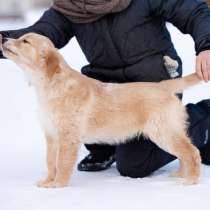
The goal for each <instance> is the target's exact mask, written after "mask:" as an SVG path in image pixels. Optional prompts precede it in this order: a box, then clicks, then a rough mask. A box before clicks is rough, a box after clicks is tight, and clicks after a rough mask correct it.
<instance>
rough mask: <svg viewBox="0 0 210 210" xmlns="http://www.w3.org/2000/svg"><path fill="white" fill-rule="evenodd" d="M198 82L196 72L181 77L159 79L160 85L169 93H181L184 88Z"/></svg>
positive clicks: (199, 80)
mask: <svg viewBox="0 0 210 210" xmlns="http://www.w3.org/2000/svg"><path fill="white" fill-rule="evenodd" d="M200 82H201V79H199V77H198V76H197V74H196V73H193V74H190V75H187V76H185V77H182V78H177V79H172V80H165V81H161V82H160V85H161V86H162V87H163V88H165V89H167V90H168V91H169V92H171V93H181V92H182V91H183V90H184V89H186V88H188V87H191V86H194V85H197V84H199V83H200Z"/></svg>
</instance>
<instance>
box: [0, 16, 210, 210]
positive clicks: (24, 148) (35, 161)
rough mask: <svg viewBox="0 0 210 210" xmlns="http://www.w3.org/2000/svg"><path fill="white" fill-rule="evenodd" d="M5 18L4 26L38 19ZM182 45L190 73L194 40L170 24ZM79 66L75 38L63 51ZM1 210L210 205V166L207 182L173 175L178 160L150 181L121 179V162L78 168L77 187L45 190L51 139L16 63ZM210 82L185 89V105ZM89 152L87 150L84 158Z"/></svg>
mask: <svg viewBox="0 0 210 210" xmlns="http://www.w3.org/2000/svg"><path fill="white" fill-rule="evenodd" d="M39 15H40V12H38V13H37V12H36V13H30V15H28V16H27V21H26V22H24V23H19V22H12V23H11V22H9V23H8V22H1V23H0V30H5V29H8V28H10V29H11V28H18V27H22V26H25V25H28V24H30V23H32V22H33V21H34V20H36V19H37V16H39ZM169 28H170V31H171V33H172V36H173V40H174V42H175V45H176V48H177V50H178V51H179V54H180V55H181V57H182V59H183V61H184V73H185V74H188V73H190V72H192V71H193V70H194V61H195V56H194V50H193V42H192V40H191V38H190V37H189V36H187V35H185V36H183V35H181V34H180V32H178V31H177V29H175V28H174V27H172V26H171V25H169ZM61 52H62V53H63V54H64V56H65V57H66V59H67V60H68V62H69V63H70V64H71V65H72V66H73V67H74V68H76V69H80V68H81V66H82V65H84V64H85V63H86V60H85V58H84V56H83V55H82V53H81V51H80V49H79V48H78V45H77V43H76V41H75V40H72V41H71V42H70V44H69V45H68V46H67V47H66V48H64V49H63V50H62V51H61ZM0 72H1V76H0V97H1V99H0V100H1V101H0V210H58V209H61V210H69V209H72V210H84V209H85V210H96V209H100V210H108V209H110V210H112V209H121V210H127V209H130V210H141V209H142V210H148V209H151V210H153V209H170V210H175V209H190V210H197V209H206V207H207V208H209V207H208V206H209V205H210V204H209V194H210V167H203V174H202V178H201V183H200V184H199V185H196V186H188V187H186V186H182V185H180V183H179V182H178V181H177V179H174V178H170V177H169V173H170V171H172V170H175V169H176V168H177V166H178V164H177V161H174V162H173V163H171V164H169V165H167V166H166V167H164V168H162V169H160V170H158V171H157V172H156V173H154V174H153V175H152V176H150V177H147V178H144V179H130V178H125V177H121V176H120V175H119V173H118V172H117V170H116V169H115V166H113V167H112V168H111V169H109V170H107V171H104V172H97V173H82V172H78V171H77V170H75V173H74V175H73V178H72V181H71V186H70V187H68V188H65V189H50V190H48V189H40V188H37V187H36V186H35V185H34V183H35V182H36V181H37V180H38V179H40V178H41V177H43V176H44V175H45V173H46V168H45V142H44V139H43V134H42V132H41V130H40V128H39V123H38V120H37V113H36V107H37V106H36V100H35V94H34V90H33V88H30V87H29V86H28V85H27V83H26V81H25V79H24V77H23V74H22V71H21V70H20V69H19V68H18V67H17V66H16V65H15V64H13V63H12V62H11V61H8V60H1V64H0ZM209 90H210V86H209V85H200V86H197V87H195V88H192V89H190V90H188V91H186V92H185V95H184V103H185V104H186V103H188V102H196V101H198V100H201V99H204V98H208V97H210V91H209ZM85 153H86V151H85V149H84V148H82V151H81V154H80V158H81V157H83V156H84V154H85ZM80 158H79V159H80Z"/></svg>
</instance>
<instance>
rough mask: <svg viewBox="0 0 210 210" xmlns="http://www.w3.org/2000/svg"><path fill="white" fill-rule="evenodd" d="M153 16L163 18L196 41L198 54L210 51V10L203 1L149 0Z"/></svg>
mask: <svg viewBox="0 0 210 210" xmlns="http://www.w3.org/2000/svg"><path fill="white" fill-rule="evenodd" d="M148 1H149V6H150V10H151V14H152V15H155V16H159V17H163V18H164V20H166V21H168V22H171V23H172V24H174V25H175V26H176V27H177V28H179V29H180V30H181V32H182V33H185V34H190V35H191V36H192V37H193V39H194V41H195V50H196V54H199V52H201V51H203V50H207V49H210V9H209V8H208V6H207V4H206V3H204V2H202V1H201V0H167V1H166V0H148Z"/></svg>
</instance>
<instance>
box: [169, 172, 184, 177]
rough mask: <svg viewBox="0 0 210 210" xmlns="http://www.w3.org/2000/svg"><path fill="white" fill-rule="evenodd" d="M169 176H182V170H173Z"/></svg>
mask: <svg viewBox="0 0 210 210" xmlns="http://www.w3.org/2000/svg"><path fill="white" fill-rule="evenodd" d="M170 176H171V177H177V178H183V177H184V174H183V172H182V171H174V172H172V173H171V174H170Z"/></svg>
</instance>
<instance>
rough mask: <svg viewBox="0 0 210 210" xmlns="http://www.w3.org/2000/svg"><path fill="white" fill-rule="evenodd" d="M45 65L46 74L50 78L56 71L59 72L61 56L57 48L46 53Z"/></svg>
mask: <svg viewBox="0 0 210 210" xmlns="http://www.w3.org/2000/svg"><path fill="white" fill-rule="evenodd" d="M44 65H45V71H46V74H47V75H46V76H47V77H48V78H49V79H50V78H52V77H53V75H54V74H55V73H58V72H59V70H60V69H59V57H58V54H57V52H56V51H55V50H49V51H48V52H46V53H45V55H44Z"/></svg>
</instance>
